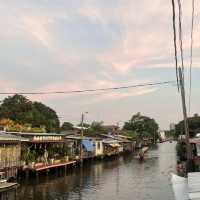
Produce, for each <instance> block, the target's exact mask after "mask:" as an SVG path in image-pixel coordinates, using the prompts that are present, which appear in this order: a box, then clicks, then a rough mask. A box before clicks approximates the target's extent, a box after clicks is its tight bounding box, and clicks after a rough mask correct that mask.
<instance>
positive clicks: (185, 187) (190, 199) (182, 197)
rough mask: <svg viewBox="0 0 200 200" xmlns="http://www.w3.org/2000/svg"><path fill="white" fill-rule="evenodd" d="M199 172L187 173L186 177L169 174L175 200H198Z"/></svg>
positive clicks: (199, 189)
mask: <svg viewBox="0 0 200 200" xmlns="http://www.w3.org/2000/svg"><path fill="white" fill-rule="evenodd" d="M199 180H200V172H192V173H188V177H187V178H185V177H181V176H178V175H176V174H173V173H172V174H171V183H172V187H173V191H174V196H175V200H198V199H200V181H199Z"/></svg>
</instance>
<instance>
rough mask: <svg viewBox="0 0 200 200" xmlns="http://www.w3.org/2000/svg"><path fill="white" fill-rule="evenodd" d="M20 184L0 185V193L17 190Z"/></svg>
mask: <svg viewBox="0 0 200 200" xmlns="http://www.w3.org/2000/svg"><path fill="white" fill-rule="evenodd" d="M17 186H18V183H7V182H6V183H2V184H0V192H5V191H7V190H11V189H15V188H17Z"/></svg>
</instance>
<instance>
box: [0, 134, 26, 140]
mask: <svg viewBox="0 0 200 200" xmlns="http://www.w3.org/2000/svg"><path fill="white" fill-rule="evenodd" d="M25 140H26V139H25V138H23V137H20V136H16V135H11V134H8V133H5V132H0V141H25Z"/></svg>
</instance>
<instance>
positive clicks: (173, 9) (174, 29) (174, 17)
mask: <svg viewBox="0 0 200 200" xmlns="http://www.w3.org/2000/svg"><path fill="white" fill-rule="evenodd" d="M172 13H173V33H174V58H175V64H176V81H177V86H178V90H179V78H178V59H177V45H176V12H175V3H174V0H172Z"/></svg>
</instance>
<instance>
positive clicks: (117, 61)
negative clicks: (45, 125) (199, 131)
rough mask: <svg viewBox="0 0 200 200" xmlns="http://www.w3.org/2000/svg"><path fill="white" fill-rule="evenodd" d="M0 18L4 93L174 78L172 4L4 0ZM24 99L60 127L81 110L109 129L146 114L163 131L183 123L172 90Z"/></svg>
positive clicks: (195, 96)
mask: <svg viewBox="0 0 200 200" xmlns="http://www.w3.org/2000/svg"><path fill="white" fill-rule="evenodd" d="M199 4H200V3H199V2H198V1H196V2H195V9H196V10H195V21H194V49H193V51H194V56H193V70H192V100H191V102H192V106H191V115H192V114H194V113H199V112H200V107H199V98H200V93H199V81H200V80H199V75H200V68H199V67H200V56H199V54H200V37H199V33H200V32H199V29H200V26H199V20H200V16H199V12H198V10H197V8H199V6H200V5H199ZM191 5H192V1H191V0H188V1H184V3H183V5H182V7H183V49H184V62H185V66H186V71H185V78H186V80H185V83H186V93H187V92H188V83H189V81H188V66H189V55H190V54H189V53H190V27H191V8H192V7H191ZM176 9H177V5H176ZM0 13H1V14H0V16H1V17H0V27H1V28H0V92H26V91H28V92H38V91H63V90H65V91H66V90H78V89H95V88H104V87H116V86H127V85H133V84H139V83H148V82H159V81H174V80H175V79H176V76H175V64H174V49H173V29H172V6H171V1H165V0H154V1H153V2H151V3H150V2H149V1H146V0H140V1H136V0H56V1H52V0H37V1H35V0H28V1H27V0H20V1H17V0H6V1H3V0H1V3H0ZM5 97H6V96H5V95H1V96H0V98H1V99H3V98H5ZM27 97H28V98H30V99H31V100H34V101H42V102H43V103H45V104H46V105H48V106H50V107H52V108H53V109H55V110H56V112H57V113H58V115H59V117H60V120H61V121H62V122H63V121H71V122H73V123H75V124H76V123H79V122H80V118H81V113H83V112H88V114H87V115H86V119H85V120H86V122H91V121H93V120H95V121H104V122H105V124H116V123H121V124H123V122H124V121H127V120H129V119H130V118H131V116H132V115H133V114H135V113H137V112H141V113H142V114H144V115H147V116H149V117H152V118H154V119H155V120H156V121H157V122H158V123H159V125H160V128H161V129H167V128H169V124H170V123H177V122H178V121H180V120H181V119H182V110H181V99H180V93H178V91H177V88H176V86H175V85H174V84H170V85H165V86H155V87H143V88H134V89H133V88H132V89H126V90H121V91H109V92H104V93H102V92H97V93H87V94H73V95H66V94H65V95H58V94H57V95H46V96H42V95H36V96H33V95H32V96H31V95H28V96H27ZM187 98H188V97H187ZM186 101H187V102H188V99H186Z"/></svg>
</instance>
